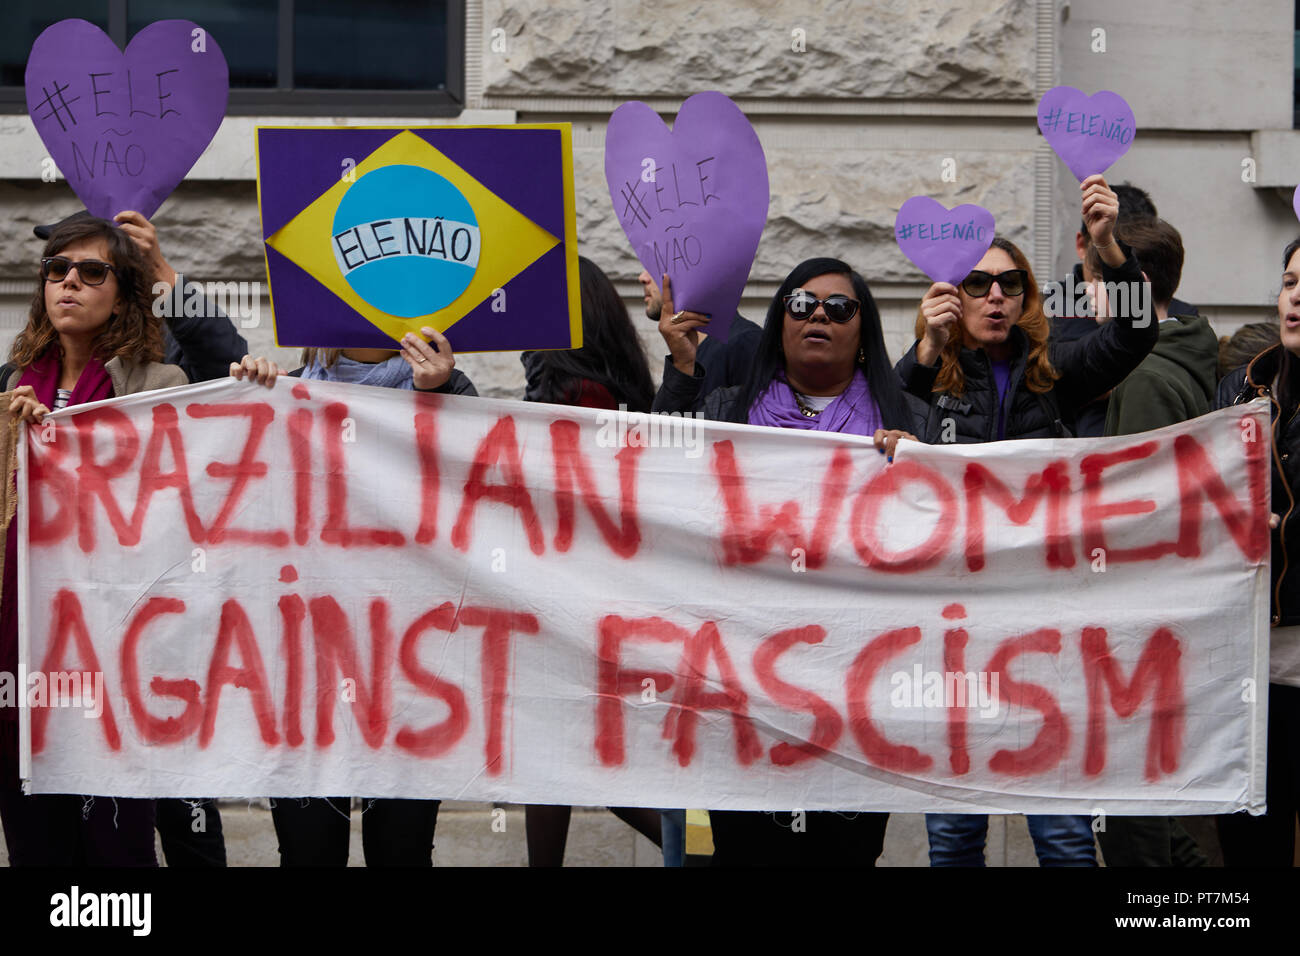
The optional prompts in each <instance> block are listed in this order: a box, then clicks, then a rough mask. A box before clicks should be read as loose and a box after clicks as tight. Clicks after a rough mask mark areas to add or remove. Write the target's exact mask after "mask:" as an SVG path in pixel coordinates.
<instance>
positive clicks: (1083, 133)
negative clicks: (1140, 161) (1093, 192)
mask: <svg viewBox="0 0 1300 956" xmlns="http://www.w3.org/2000/svg"><path fill="white" fill-rule="evenodd" d="M1038 128H1039V129H1040V130H1042V131H1043V136H1045V137H1046V138H1047V142H1048V144H1049V145H1050V146H1051V147H1052V149H1053V150H1055V151H1056V155H1057V156H1060V157H1061V159H1062V160H1063V161H1064V162H1065V165H1067V166H1069V167H1070V172H1072V173H1074V176H1075V178H1076V179H1078V180H1079V182H1083V181H1084V180H1085V179H1087V178H1088V177H1089V176H1095V175H1096V174H1097V173H1104V172H1105V171H1106V170H1108V169H1110V167H1111V166H1113V165H1114V164H1115V160H1117V159H1119V158H1120V157H1121V156H1123V155H1124V154H1125V153H1127V152H1128V148H1129V147H1130V146H1132V145H1133V137H1135V136H1136V135H1137V120H1135V119H1134V118H1133V110H1131V109H1130V108H1129V105H1128V103H1126V102H1125V101H1124V97H1122V96H1120V95H1119V94H1118V93H1112V92H1111V91H1110V90H1102V91H1100V92H1099V93H1094V94H1092V96H1088V95H1087V94H1086V93H1084V92H1083V91H1082V90H1076V89H1075V88H1074V87H1073V86H1056V87H1053V88H1052V89H1050V90H1048V91H1047V92H1046V93H1044V94H1043V98H1042V99H1041V100H1039V101H1038Z"/></svg>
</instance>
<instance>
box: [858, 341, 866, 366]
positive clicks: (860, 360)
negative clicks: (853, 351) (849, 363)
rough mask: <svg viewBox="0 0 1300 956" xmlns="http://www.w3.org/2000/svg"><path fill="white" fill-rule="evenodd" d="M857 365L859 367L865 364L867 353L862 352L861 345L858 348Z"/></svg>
mask: <svg viewBox="0 0 1300 956" xmlns="http://www.w3.org/2000/svg"><path fill="white" fill-rule="evenodd" d="M858 364H859V365H866V364H867V353H866V352H864V351H862V346H861V345H859V346H858Z"/></svg>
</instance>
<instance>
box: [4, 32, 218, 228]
mask: <svg viewBox="0 0 1300 956" xmlns="http://www.w3.org/2000/svg"><path fill="white" fill-rule="evenodd" d="M229 85H230V74H229V71H228V70H227V68H226V58H225V56H223V55H222V53H221V48H220V47H219V46H217V42H216V40H214V39H213V38H212V37H211V36H209V35H208V33H207V31H206V30H204V29H203V28H201V27H198V26H195V25H194V24H193V23H190V22H189V21H188V20H160V21H158V22H157V23H151V24H149V26H147V27H145V28H144V29H143V30H141V31H140V32H139V33H137V34H136V35H135V37H134V38H133V39H132V40H131V42H130V44H128V45H127V48H126V52H125V53H123V52H122V51H121V50H119V49H118V48H117V45H116V44H114V43H113V41H112V40H110V39H109V38H108V36H107V35H105V34H104V32H103V31H102V30H100V29H99V27H97V26H95V25H94V24H92V23H87V22H86V21H85V20H60V21H59V22H58V23H55V24H54V25H53V26H50V27H49V28H47V29H46V30H45V31H44V32H42V33H41V35H40V36H38V37H37V38H36V42H35V43H33V44H32V52H31V55H30V56H29V57H28V59H27V75H26V89H27V112H28V113H29V114H30V115H31V117H32V122H33V123H35V124H36V132H37V133H39V134H40V137H41V141H42V142H43V143H44V144H45V148H46V149H48V150H49V151H50V156H51V157H52V158H53V159H54V162H55V163H56V164H57V165H58V167H59V170H60V171H61V172H62V173H63V175H64V176H65V177H66V178H67V180H68V185H70V186H71V187H72V189H73V192H75V193H76V194H77V196H78V197H79V198H80V199H81V201H82V202H83V203H85V204H86V208H87V209H89V210H90V212H91V214H92V215H95V216H99V217H100V218H103V219H112V218H113V216H114V215H116V214H117V213H119V212H122V211H123V210H126V209H134V210H138V211H139V212H140V213H141V215H143V216H144V218H146V219H148V218H149V217H151V216H152V215H153V214H154V213H155V212H157V210H158V207H159V206H161V205H162V203H163V200H164V199H166V198H167V196H168V195H170V194H171V192H172V190H173V189H175V188H176V187H177V186H178V185H179V184H180V182H181V180H182V179H184V178H185V175H186V174H187V173H188V172H189V171H190V169H191V168H192V167H193V166H194V162H195V161H196V160H197V159H198V158H199V156H200V155H201V154H202V152H203V150H205V149H206V148H207V146H208V143H210V142H211V141H212V137H213V135H215V133H216V131H217V127H218V126H220V125H221V119H222V117H223V116H225V113H226V96H227V93H228V91H229Z"/></svg>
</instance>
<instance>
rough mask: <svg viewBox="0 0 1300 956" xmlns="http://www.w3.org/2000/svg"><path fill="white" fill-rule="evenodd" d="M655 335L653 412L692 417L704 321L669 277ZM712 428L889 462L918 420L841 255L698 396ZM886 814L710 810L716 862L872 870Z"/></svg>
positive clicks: (806, 271)
mask: <svg viewBox="0 0 1300 956" xmlns="http://www.w3.org/2000/svg"><path fill="white" fill-rule="evenodd" d="M663 303H664V306H663V311H662V313H661V314H660V319H659V331H660V332H661V333H662V334H663V336H664V340H665V341H666V342H667V343H668V349H669V352H670V354H669V356H668V358H667V360H666V361H665V364H664V382H663V385H662V387H660V389H659V394H658V395H657V396H656V397H655V405H654V409H655V411H668V412H673V411H677V412H688V411H690V410H691V409H692V408H694V407H695V406H696V401H697V399H698V398H700V394H699V392H700V387H701V384H702V382H703V381H704V374H705V370H704V369H703V367H702V366H701V365H700V363H698V362H696V361H695V358H696V345H697V343H698V332H697V330H698V329H699V328H701V327H703V326H704V325H706V324H707V322H708V319H707V318H706V317H704V316H702V315H699V314H698V313H694V312H678V313H676V314H675V315H674V313H673V307H672V286H671V284H670V283H669V280H668V277H667V276H664V283H663ZM703 399H704V404H703V411H702V413H701V414H703V416H704V417H705V418H709V419H713V420H715V421H729V422H741V423H748V424H751V425H768V426H775V427H782V428H803V429H810V430H818V431H837V432H850V433H853V434H858V435H872V436H874V438H875V442H876V447H877V448H879V449H880V450H881V451H882V452H886V453H888V454H889V455H890V457H892V456H893V453H894V447H895V445H896V444H897V443H898V441H899V439H900V438H911V439H914V436H913V435H911V434H909V432H908V431H907V429H909V428H910V427H911V426H912V423H913V422H914V420H915V419H914V417H913V415H912V413H911V412H910V411H909V408H908V405H907V400H906V398H905V396H904V395H903V392H902V389H901V388H900V387H899V383H898V381H897V379H896V378H895V376H894V374H893V372H892V370H891V369H890V365H889V356H888V355H887V354H886V352H885V343H884V337H883V335H882V333H881V329H880V313H879V312H878V311H877V310H876V303H875V300H873V299H872V297H871V290H870V289H869V288H868V287H867V283H866V281H865V280H864V279H863V278H862V277H861V276H860V275H858V274H857V273H856V272H854V271H853V270H852V269H851V268H849V267H848V266H847V265H845V264H844V263H843V262H841V261H839V260H838V259H809V260H807V261H805V262H802V263H800V264H799V265H798V266H796V267H795V269H794V271H793V272H791V273H790V274H789V275H788V276H786V279H785V281H784V282H782V283H781V286H780V288H779V289H777V292H776V295H775V296H774V297H773V299H772V303H771V305H770V306H769V307H768V310H767V321H766V323H765V324H764V326H763V333H762V338H761V339H760V341H759V345H758V353H757V356H756V358H755V363H754V370H753V374H752V376H751V377H750V379H749V381H748V382H747V383H745V384H743V385H733V386H730V387H726V388H718V389H715V390H714V391H713V392H711V393H710V394H708V395H706V396H703ZM888 820H889V815H888V814H887V813H847V814H841V813H834V812H816V813H808V814H807V815H806V817H804V819H803V820H802V821H801V823H802V826H800V825H797V824H796V821H795V819H794V815H793V814H792V813H789V812H778V813H764V812H757V811H756V812H749V811H733V810H729V811H721V810H714V811H712V812H710V814H709V821H710V824H711V828H712V830H713V847H714V851H713V865H715V866H815V865H839V866H873V865H875V861H876V858H877V857H879V856H880V852H881V850H882V849H883V847H884V839H885V825H886V824H887V822H888Z"/></svg>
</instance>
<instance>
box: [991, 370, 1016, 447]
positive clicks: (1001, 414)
mask: <svg viewBox="0 0 1300 956" xmlns="http://www.w3.org/2000/svg"><path fill="white" fill-rule="evenodd" d="M991 364H992V365H993V382H994V384H996V385H997V387H998V441H1001V440H1002V439H1004V438H1006V437H1007V405H1006V402H1007V385H1008V384H1009V383H1010V382H1011V361H1010V360H1009V359H1008V360H1005V361H1002V362H993V363H991Z"/></svg>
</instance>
